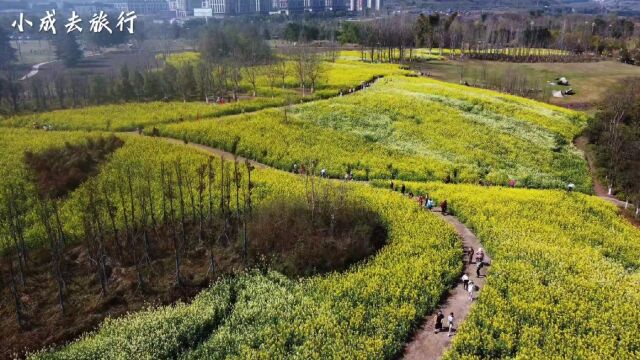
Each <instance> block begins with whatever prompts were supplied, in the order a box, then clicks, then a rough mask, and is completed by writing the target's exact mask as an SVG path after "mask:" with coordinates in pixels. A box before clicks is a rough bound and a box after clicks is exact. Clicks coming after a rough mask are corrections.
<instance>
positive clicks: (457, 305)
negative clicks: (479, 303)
mask: <svg viewBox="0 0 640 360" xmlns="http://www.w3.org/2000/svg"><path fill="white" fill-rule="evenodd" d="M436 213H437V214H438V215H439V216H440V217H441V218H442V219H444V221H446V222H448V223H449V224H451V225H453V227H454V228H455V229H456V232H457V233H458V234H459V235H460V237H461V238H462V245H463V247H464V248H465V249H467V248H472V249H473V250H474V251H475V250H477V249H478V248H480V247H482V244H481V243H480V240H478V238H477V237H476V236H475V234H473V232H471V230H469V228H467V227H466V226H465V225H464V224H463V223H461V222H460V220H458V218H456V217H455V216H451V215H444V214H442V212H436ZM490 262H491V261H490V258H489V256H488V254H487V252H486V250H485V263H490ZM486 271H487V267H486V266H485V267H484V268H483V269H482V270H481V271H480V277H478V276H476V263H475V261H472V262H470V261H466V262H465V265H464V273H466V274H468V275H469V279H470V280H471V281H473V283H474V285H475V286H477V287H478V288H479V291H481V290H482V288H483V287H484V283H485V279H486ZM479 291H477V292H475V293H474V296H475V297H476V298H477V296H478V294H479ZM472 304H473V301H471V300H469V293H468V292H467V290H465V289H464V287H463V284H462V282H459V283H458V284H457V285H456V286H455V287H454V288H452V289H450V290H449V293H448V295H446V298H445V299H444V301H443V302H442V303H441V304H440V306H439V309H437V310H436V311H434V312H433V313H432V314H430V315H429V316H427V317H426V318H425V321H424V323H423V325H422V326H421V327H420V329H418V330H417V331H416V333H415V334H414V336H413V338H412V339H411V341H410V342H409V343H407V345H406V346H405V352H404V355H403V356H402V358H403V359H407V360H429V359H440V358H441V357H442V355H443V354H444V352H445V350H447V349H448V348H449V346H450V345H451V340H452V339H453V337H449V336H448V331H447V320H446V319H447V316H449V313H453V314H454V317H455V321H454V325H455V327H454V329H455V328H457V327H459V326H460V324H462V323H463V322H464V321H465V319H466V318H467V316H468V315H469V312H470V311H471V307H472ZM438 310H442V312H443V314H444V316H445V320H444V321H443V326H444V327H443V329H444V331H442V332H440V333H438V334H436V333H435V321H434V318H435V315H436V314H437V311H438ZM454 336H455V335H454Z"/></svg>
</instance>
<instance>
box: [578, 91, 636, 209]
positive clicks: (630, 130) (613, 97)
mask: <svg viewBox="0 0 640 360" xmlns="http://www.w3.org/2000/svg"><path fill="white" fill-rule="evenodd" d="M588 134H589V137H590V141H591V143H593V144H595V149H596V155H597V161H598V165H599V167H600V168H601V169H603V175H604V177H605V179H606V181H607V184H606V185H607V186H608V188H609V189H608V191H609V194H610V195H612V194H613V193H614V192H616V191H618V192H619V194H618V195H619V196H621V197H623V198H624V199H626V200H627V201H630V202H635V204H636V217H639V216H640V181H639V179H640V79H631V80H628V81H626V82H624V83H622V84H620V85H619V86H618V87H616V88H615V89H614V90H613V91H611V93H610V94H608V96H607V100H606V101H605V102H603V104H602V105H601V109H600V111H599V112H598V113H597V115H596V116H595V117H594V118H593V119H592V120H591V123H590V126H589V131H588Z"/></svg>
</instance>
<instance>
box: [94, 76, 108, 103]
mask: <svg viewBox="0 0 640 360" xmlns="http://www.w3.org/2000/svg"><path fill="white" fill-rule="evenodd" d="M108 89H109V86H108V84H107V80H106V79H105V78H104V76H102V75H97V76H94V77H93V78H92V79H91V85H90V88H89V92H90V99H91V101H92V102H93V103H94V104H96V105H101V104H104V103H105V102H107V101H108V99H109V90H108Z"/></svg>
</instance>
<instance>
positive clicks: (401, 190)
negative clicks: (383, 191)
mask: <svg viewBox="0 0 640 360" xmlns="http://www.w3.org/2000/svg"><path fill="white" fill-rule="evenodd" d="M405 191H407V187H406V186H404V184H402V187H401V188H400V192H402V195H404V192H405Z"/></svg>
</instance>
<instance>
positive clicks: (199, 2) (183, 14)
mask: <svg viewBox="0 0 640 360" xmlns="http://www.w3.org/2000/svg"><path fill="white" fill-rule="evenodd" d="M383 7H384V0H106V1H8V0H3V1H0V16H2V15H7V16H11V15H17V14H20V13H24V14H26V15H40V14H43V13H44V12H46V11H47V10H48V11H51V10H56V11H60V12H65V13H66V12H71V11H75V12H76V13H78V14H81V15H91V14H93V13H96V12H99V11H105V12H121V11H124V12H130V11H135V12H136V14H138V15H141V16H151V15H153V16H156V17H159V18H166V19H168V18H189V17H196V18H206V17H224V16H233V15H259V14H262V15H267V14H272V15H275V14H284V15H292V14H302V13H322V12H334V11H343V12H346V11H349V12H354V13H355V12H368V11H370V12H380V11H381V10H382V9H383Z"/></svg>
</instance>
